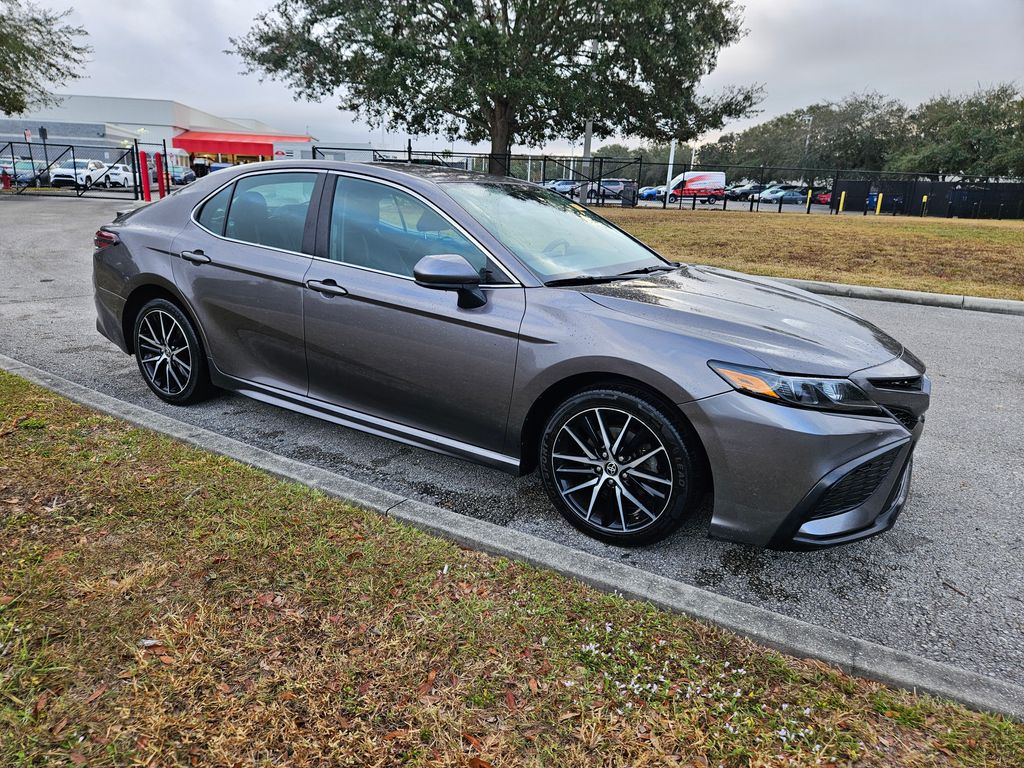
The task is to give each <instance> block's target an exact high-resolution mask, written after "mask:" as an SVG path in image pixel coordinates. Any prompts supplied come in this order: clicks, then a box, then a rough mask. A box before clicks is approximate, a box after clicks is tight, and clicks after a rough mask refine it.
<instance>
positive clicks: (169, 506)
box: [0, 373, 1024, 768]
mask: <svg viewBox="0 0 1024 768" xmlns="http://www.w3.org/2000/svg"><path fill="white" fill-rule="evenodd" d="M0 447H2V451H0V508H2V510H3V515H2V517H0V764H2V765H4V766H29V765H32V766H37V765H84V764H88V765H90V766H114V765H136V764H138V765H152V766H179V765H180V766H188V765H198V766H219V765H225V766H227V765H232V766H233V765H275V766H306V765H331V766H345V765H351V766H394V765H423V766H426V765H431V766H434V765H440V766H472V767H473V768H485V767H486V766H590V765H603V766H641V765H687V766H689V765H709V764H710V765H719V764H724V765H729V766H775V765H785V764H792V765H808V764H818V763H821V764H828V763H830V762H831V761H833V760H834V761H838V762H839V763H841V764H847V763H849V762H851V761H852V762H853V763H855V764H856V765H864V766H867V765H876V766H892V765H911V766H931V765H979V766H981V765H985V766H993V765H1005V766H1015V765H1020V764H1022V763H1024V728H1022V727H1021V726H1020V725H1016V724H1013V723H1010V722H1007V721H1005V720H1003V719H1000V718H997V717H991V716H986V715H980V714H977V713H972V712H968V711H966V710H964V709H962V708H960V707H958V706H954V705H951V704H948V703H944V702H941V701H935V700H932V699H928V698H925V697H915V696H912V695H910V694H907V693H902V692H895V691H892V690H889V689H887V688H885V687H883V686H881V685H877V684H873V683H868V682H865V681H862V680H858V679H855V678H851V677H848V676H846V675H843V674H841V673H839V672H837V671H835V670H833V669H830V668H828V667H826V666H825V665H823V664H818V663H812V662H806V661H799V660H794V659H790V658H786V657H784V656H782V655H780V654H778V653H775V652H773V651H768V650H765V649H763V648H760V647H758V646H756V645H754V644H753V643H750V642H748V641H745V640H742V639H739V638H737V637H735V636H732V635H730V634H728V633H726V632H723V631H721V630H719V629H716V628H714V627H709V626H706V625H703V624H701V623H698V622H695V621H691V620H688V619H686V618H683V617H680V616H674V615H670V614H667V613H664V612H661V611H658V610H655V609H654V608H652V607H650V606H647V605H644V604H641V603H637V602H630V601H627V600H624V599H621V598H617V597H615V596H611V595H606V594H602V593H600V592H597V591H595V590H593V589H590V588H588V587H586V586H583V585H581V584H578V583H576V582H573V581H569V580H566V579H564V578H562V577H559V576H557V575H555V574H553V573H549V572H545V571H542V570H538V569H535V568H532V567H529V566H526V565H522V564H519V563H515V562H510V561H508V560H505V559H502V558H493V557H489V556H486V555H482V554H480V553H476V552H471V551H466V550H463V549H460V548H459V547H457V546H455V545H453V544H451V543H448V542H445V541H442V540H439V539H436V538H432V537H430V536H427V535H425V534H423V533H420V532H418V531H415V530H413V529H411V528H408V527H405V526H402V525H399V524H397V523H395V522H394V521H392V520H388V519H385V518H381V517H379V516H377V515H375V514H372V513H367V512H364V511H361V510H358V509H353V508H351V507H348V506H346V505H344V504H341V503H339V502H337V501H335V500H332V499H329V498H326V497H324V496H322V495H321V494H319V493H317V492H315V491H312V490H310V489H307V488H304V487H300V486H297V485H293V484H288V483H283V482H280V481H278V480H275V479H273V478H271V477H269V476H268V475H266V474H263V473H262V472H259V471H256V470H253V469H250V468H247V467H245V466H242V465H240V464H238V463H236V462H234V461H231V460H228V459H224V458H220V457H217V456H214V455H212V454H209V453H205V452H202V451H199V450H196V449H193V448H190V447H187V446H184V445H181V444H178V443H175V442H173V441H171V440H168V439H166V438H163V437H158V436H155V435H153V434H150V433H147V432H145V431H142V430H138V429H134V428H131V427H129V426H128V425H126V424H124V423H122V422H120V421H118V420H116V419H113V418H109V417H105V416H100V415H97V414H96V413H93V412H90V411H89V410H87V409H85V408H81V407H78V406H75V405H73V404H71V403H69V402H68V401H66V400H64V399H62V398H60V397H57V396H55V395H52V394H49V393H46V392H44V391H42V390H40V389H38V388H36V387H34V386H32V385H29V384H27V383H26V382H24V381H23V380H21V379H18V378H16V377H13V376H11V375H9V374H3V373H0Z"/></svg>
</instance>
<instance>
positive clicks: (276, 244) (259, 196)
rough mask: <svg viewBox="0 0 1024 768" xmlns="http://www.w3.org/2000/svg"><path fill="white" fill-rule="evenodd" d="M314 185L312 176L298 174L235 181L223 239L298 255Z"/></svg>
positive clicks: (314, 181)
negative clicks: (240, 241) (226, 238)
mask: <svg viewBox="0 0 1024 768" xmlns="http://www.w3.org/2000/svg"><path fill="white" fill-rule="evenodd" d="M315 184H316V174H315V173H302V172H299V173H270V174H259V175H256V176H247V177H245V178H242V179H239V180H238V181H237V182H236V183H235V185H234V194H233V195H232V197H231V206H230V207H229V208H228V211H227V222H226V225H225V227H224V235H225V237H230V238H232V239H233V240H243V241H245V242H247V243H253V244H255V245H266V246H269V247H271V248H281V249H283V250H286V251H296V252H301V251H302V235H303V232H304V230H305V226H306V214H307V213H308V212H309V201H310V198H311V197H312V195H313V187H314V186H315ZM210 202H213V198H211V200H210ZM207 205H209V203H207ZM205 212H206V209H205V208H204V209H203V213H205ZM213 231H216V230H213Z"/></svg>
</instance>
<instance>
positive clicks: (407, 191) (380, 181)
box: [189, 168, 523, 290]
mask: <svg viewBox="0 0 1024 768" xmlns="http://www.w3.org/2000/svg"><path fill="white" fill-rule="evenodd" d="M274 173H315V174H323V175H324V176H344V177H348V178H354V179H361V180H364V181H372V182H376V183H377V184H384V185H386V186H389V187H394V188H395V189H397V190H398V191H400V192H404V193H405V194H407V195H411V196H412V197H414V198H416V199H417V200H419V201H421V202H423V203H424V204H426V205H427V206H428V207H429V208H432V209H433V210H434V212H435V213H437V214H438V215H439V216H441V218H443V219H444V220H445V221H447V222H448V223H450V224H451V225H452V228H453V229H455V230H456V231H457V232H459V233H461V234H462V235H463V236H464V237H465V238H466V239H467V240H469V241H470V242H471V243H472V244H473V245H474V246H476V247H477V248H478V249H480V251H481V252H482V253H483V254H484V255H485V256H487V257H488V258H489V259H490V260H491V261H493V262H494V263H495V264H497V265H498V267H499V268H500V269H501V271H502V272H504V273H505V276H506V277H507V278H508V279H509V280H511V281H512V282H511V283H497V284H494V285H491V284H487V283H481V285H480V287H481V288H483V289H486V290H491V289H494V288H522V287H523V284H522V283H521V282H520V281H519V279H518V278H516V276H515V275H514V274H512V273H511V272H509V270H508V268H507V267H506V266H505V265H504V264H503V263H502V262H501V259H499V258H498V257H497V256H495V255H494V253H492V252H491V250H490V249H488V248H487V247H485V246H484V245H483V243H481V242H480V241H479V240H477V239H476V238H475V237H474V236H473V235H472V234H471V233H470V232H469V231H467V230H466V228H465V227H463V226H462V225H461V224H459V223H458V222H457V221H455V220H454V219H452V217H451V216H449V215H448V214H447V213H445V212H444V211H442V210H441V209H440V208H438V207H437V206H436V205H435V204H434V203H433V202H431V201H430V200H428V199H427V198H425V197H424V196H423V195H421V194H419V193H418V192H416V191H415V190H413V189H409V188H408V187H405V186H402V185H401V184H398V183H396V182H394V181H391V180H390V179H382V178H380V177H379V176H373V175H370V174H363V173H355V172H353V171H337V170H333V169H330V168H287V169H285V168H281V169H277V168H264V169H262V170H259V171H251V172H248V173H245V172H243V173H240V174H238V175H237V176H233V177H232V178H231V179H230V180H229V181H225V182H224V183H223V184H221V185H220V186H219V187H217V188H216V189H215V190H213V191H212V192H210V193H209V194H208V195H206V197H204V198H203V199H202V200H200V201H199V202H198V203H196V204H195V205H194V206H192V211H191V213H190V214H189V220H190V221H191V222H192V223H193V224H195V225H196V226H197V227H199V229H201V230H203V232H206V233H207V234H208V235H210V236H211V237H216V238H217V239H218V240H224V241H225V242H228V243H238V244H240V245H250V246H253V247H255V248H267V249H268V250H271V251H277V252H279V253H288V254H291V255H293V256H301V257H302V258H304V259H312V260H313V261H322V262H325V263H327V264H341V265H343V266H346V267H351V268H352V269H362V270H364V271H366V272H375V273H377V274H379V275H387V276H388V277H397V278H398V279H399V280H410V281H412V282H416V279H415V278H413V277H409V276H408V275H398V274H395V273H394V272H385V271H384V270H382V269H373V268H372V267H363V266H360V265H358V264H348V263H346V262H344V261H335V260H334V259H324V258H321V257H319V256H314V255H313V254H310V253H302V252H301V251H289V250H288V249H287V248H276V247H274V246H272V245H261V244H260V243H250V242H249V241H248V240H238V239H236V238H233V237H226V236H224V235H218V234H217V233H216V232H211V231H210V230H209V229H207V228H206V227H204V226H203V225H202V224H200V223H199V219H198V218H197V212H198V211H199V209H201V208H202V207H203V206H204V205H206V203H207V201H209V200H210V198H212V197H214V196H215V195H217V194H218V193H220V192H221V191H222V190H224V189H225V188H227V187H229V186H231V185H232V184H234V183H236V182H238V181H240V180H242V179H245V178H248V177H250V176H263V175H266V174H274ZM312 202H313V201H312V199H310V204H312Z"/></svg>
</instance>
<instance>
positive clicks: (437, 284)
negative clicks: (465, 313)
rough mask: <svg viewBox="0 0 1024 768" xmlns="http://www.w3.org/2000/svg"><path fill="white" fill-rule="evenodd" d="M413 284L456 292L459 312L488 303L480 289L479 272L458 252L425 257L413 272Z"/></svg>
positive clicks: (417, 263)
mask: <svg viewBox="0 0 1024 768" xmlns="http://www.w3.org/2000/svg"><path fill="white" fill-rule="evenodd" d="M412 274H413V277H414V278H416V285H421V286H423V287H424V288H436V289H438V290H442V291H458V292H459V306H460V307H461V308H462V309H476V308H477V307H482V306H483V305H484V304H486V303H487V297H486V296H485V295H484V292H483V291H482V290H480V273H479V272H477V271H476V269H475V268H474V267H473V265H472V264H470V263H469V262H468V261H466V259H465V257H463V256H460V255H459V254H457V253H439V254H431V255H429V256H424V257H423V258H422V259H420V260H419V261H418V262H416V266H415V267H413V270H412Z"/></svg>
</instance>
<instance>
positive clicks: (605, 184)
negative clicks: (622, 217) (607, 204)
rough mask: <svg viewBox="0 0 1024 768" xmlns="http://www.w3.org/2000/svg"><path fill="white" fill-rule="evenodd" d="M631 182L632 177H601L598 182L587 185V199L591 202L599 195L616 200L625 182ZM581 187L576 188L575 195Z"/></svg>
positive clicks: (620, 194) (620, 195)
mask: <svg viewBox="0 0 1024 768" xmlns="http://www.w3.org/2000/svg"><path fill="white" fill-rule="evenodd" d="M632 182H633V180H632V179H601V181H600V183H597V182H595V183H593V184H590V185H589V187H588V188H587V200H589V201H591V202H593V201H594V200H597V199H598V198H599V197H600V198H601V199H602V200H608V199H614V200H618V199H619V198H621V197H622V190H623V188H624V187H625V186H626V184H631V183H632ZM581 187H582V185H581ZM581 187H578V188H577V190H576V194H577V195H578V194H579V189H580V188H581Z"/></svg>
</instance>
